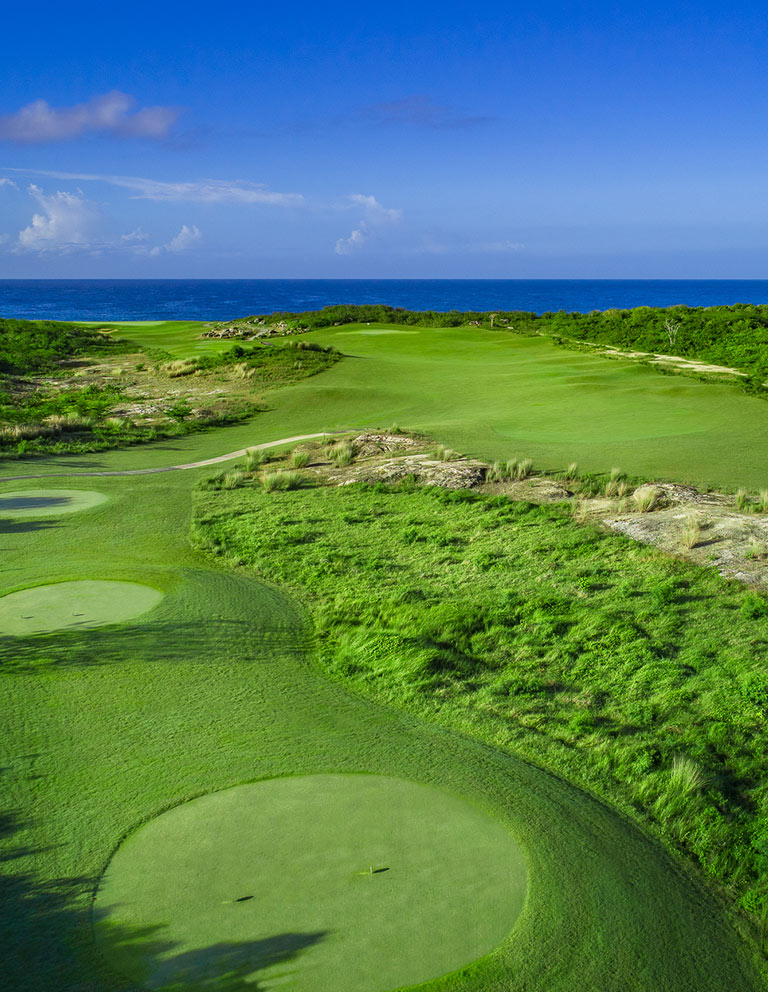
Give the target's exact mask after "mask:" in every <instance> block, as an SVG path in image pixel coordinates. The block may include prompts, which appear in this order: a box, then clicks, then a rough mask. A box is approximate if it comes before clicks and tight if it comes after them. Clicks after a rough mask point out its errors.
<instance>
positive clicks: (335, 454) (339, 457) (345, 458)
mask: <svg viewBox="0 0 768 992" xmlns="http://www.w3.org/2000/svg"><path fill="white" fill-rule="evenodd" d="M328 457H329V458H330V460H331V461H332V462H333V463H334V465H336V466H337V468H344V466H345V465H351V464H352V462H353V461H354V460H355V449H354V447H353V445H352V442H351V441H338V442H337V443H336V444H332V445H331V446H330V448H329V449H328Z"/></svg>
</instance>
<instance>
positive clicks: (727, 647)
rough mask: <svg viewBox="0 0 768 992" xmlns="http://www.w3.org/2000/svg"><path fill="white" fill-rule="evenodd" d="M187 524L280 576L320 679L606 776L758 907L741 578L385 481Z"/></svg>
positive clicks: (759, 682)
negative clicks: (307, 625)
mask: <svg viewBox="0 0 768 992" xmlns="http://www.w3.org/2000/svg"><path fill="white" fill-rule="evenodd" d="M194 536H195V540H196V541H197V543H198V544H199V545H200V546H202V547H205V548H207V549H209V550H211V551H213V552H215V553H217V554H223V555H226V556H227V557H228V559H230V560H234V561H237V562H240V563H244V564H246V565H248V566H249V567H252V568H254V569H255V570H256V571H257V572H258V574H260V575H262V576H264V577H266V578H268V579H269V580H272V581H276V582H280V583H283V584H285V585H286V586H288V587H290V588H293V589H295V590H296V591H297V592H298V593H299V594H300V595H302V596H303V598H304V599H305V601H306V602H307V603H308V604H309V606H310V609H311V612H312V616H313V619H314V622H315V625H316V631H317V638H318V645H319V650H320V653H321V657H322V660H323V664H324V665H325V666H326V667H327V669H328V670H329V671H330V672H332V673H333V674H334V675H335V676H336V677H337V678H339V679H342V680H344V681H346V682H350V683H352V684H354V685H356V686H357V687H358V688H359V689H361V690H362V691H364V692H366V693H370V694H371V695H372V696H374V697H375V698H378V699H383V700H386V701H387V702H391V703H394V704H396V705H398V706H405V707H407V708H409V709H411V710H412V711H413V712H416V713H421V714H425V715H428V716H429V717H430V718H433V719H438V720H439V721H440V722H442V723H444V724H446V725H447V726H450V727H452V728H454V729H458V730H461V731H463V732H465V733H467V734H470V735H471V736H473V737H476V738H479V739H481V740H483V741H486V742H488V743H492V744H494V745H497V746H501V747H503V748H505V749H511V750H515V751H523V752H524V753H527V754H528V755H530V756H531V757H532V758H534V759H535V760H537V761H541V762H542V763H544V764H546V765H548V766H550V767H553V768H556V769H557V770H558V771H560V772H561V773H563V774H564V775H565V776H566V777H567V778H569V779H570V780H572V781H578V782H581V783H582V784H584V785H587V786H588V787H590V788H591V789H594V790H595V791H597V792H598V793H600V794H602V795H603V796H604V797H605V798H606V799H609V800H615V799H616V798H617V797H621V801H622V802H623V804H624V805H625V807H627V808H631V809H633V810H634V811H635V815H639V816H640V817H641V818H642V819H644V820H645V821H646V822H649V823H651V824H652V825H653V828H654V829H655V831H656V832H657V833H658V834H659V835H660V836H662V837H664V838H665V839H666V841H667V842H668V843H670V844H671V845H673V846H675V847H677V848H682V849H685V850H686V851H687V852H688V854H689V855H691V856H693V857H694V858H695V859H696V860H697V861H698V862H699V863H700V864H701V866H702V867H703V869H704V870H705V871H706V872H707V873H708V874H710V875H711V876H712V877H714V878H716V879H718V880H719V881H720V882H722V883H724V884H725V885H727V886H728V887H729V888H730V890H731V892H732V893H733V895H734V897H735V898H736V899H738V900H740V901H741V902H742V905H743V906H745V907H746V908H748V909H749V910H751V911H754V912H757V913H758V915H760V914H762V913H763V912H764V910H765V908H766V902H765V898H766V885H765V883H766V878H765V871H766V868H768V864H766V854H767V853H768V850H767V848H768V845H767V844H766V841H767V840H768V808H767V806H766V803H767V802H768V790H767V789H766V786H765V783H764V781H763V780H762V770H763V764H764V755H765V751H766V747H768V735H766V730H765V716H766V713H768V677H766V674H765V670H764V666H763V664H762V663H761V661H760V658H761V655H762V654H763V652H764V649H765V646H766V644H768V602H766V601H765V600H764V599H762V598H761V597H759V596H757V595H756V594H754V593H751V592H749V591H745V590H744V589H743V588H740V587H736V586H734V585H730V584H728V583H726V582H725V581H724V580H722V579H720V578H719V576H717V575H715V574H711V573H709V572H705V571H702V570H699V569H696V568H693V567H688V566H684V565H683V564H681V563H679V562H676V561H674V560H671V559H669V558H668V557H664V556H662V555H661V554H660V553H657V552H655V551H653V550H651V549H648V548H646V547H642V546H638V545H637V544H634V543H632V542H630V541H628V540H625V539H623V538H620V537H616V536H608V535H604V534H601V533H599V532H598V531H597V530H595V529H591V528H589V527H585V526H582V525H578V524H575V523H574V522H573V521H572V520H571V518H570V516H569V514H568V513H567V512H566V511H564V510H561V509H560V508H558V507H554V508H551V507H547V508H545V507H534V506H532V505H530V504H521V503H512V502H510V501H509V500H507V499H506V498H504V497H502V498H492V497H481V496H475V495H473V494H471V493H466V492H459V493H450V492H444V491H442V490H439V489H436V488H427V489H423V488H415V487H413V486H409V485H407V484H406V485H405V486H400V487H395V488H385V487H382V486H374V487H366V486H344V487H341V488H335V487H312V488H306V489H303V490H302V491H300V492H295V493H280V492H265V491H264V490H263V488H261V487H259V486H258V485H257V484H253V485H251V486H248V485H246V487H245V488H241V489H237V490H235V491H232V492H218V493H216V494H213V493H205V494H201V495H200V496H199V499H198V509H197V514H196V518H195V523H194Z"/></svg>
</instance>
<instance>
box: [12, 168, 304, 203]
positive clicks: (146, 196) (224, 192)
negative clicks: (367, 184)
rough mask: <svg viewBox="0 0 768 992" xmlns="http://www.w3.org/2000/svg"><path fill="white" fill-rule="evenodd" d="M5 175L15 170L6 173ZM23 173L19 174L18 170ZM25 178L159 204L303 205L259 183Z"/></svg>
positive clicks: (295, 196)
mask: <svg viewBox="0 0 768 992" xmlns="http://www.w3.org/2000/svg"><path fill="white" fill-rule="evenodd" d="M7 171H9V172H14V171H17V170H14V169H9V170H7ZM18 171H23V170H18ZM26 174H27V175H37V176H48V177H50V178H52V179H70V180H77V181H79V182H101V183H108V184H109V185H110V186H118V187H120V188H121V189H128V190H132V191H133V194H134V195H133V196H132V197H131V199H134V200H160V201H175V202H182V201H183V202H187V203H263V204H267V205H271V206H277V207H295V206H299V205H301V204H302V203H303V202H304V197H303V196H302V195H301V193H277V192H274V191H273V190H270V189H267V187H266V186H265V185H264V184H263V183H250V182H245V181H244V180H240V179H234V180H229V179H200V180H196V181H193V182H165V181H163V180H160V179H145V178H143V177H141V176H114V175H108V174H100V173H91V172H47V171H43V170H39V169H38V170H30V171H28V172H27V173H26Z"/></svg>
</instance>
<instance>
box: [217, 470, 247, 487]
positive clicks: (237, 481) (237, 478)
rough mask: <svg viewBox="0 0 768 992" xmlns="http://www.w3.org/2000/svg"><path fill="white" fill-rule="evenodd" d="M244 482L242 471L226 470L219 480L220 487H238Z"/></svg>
mask: <svg viewBox="0 0 768 992" xmlns="http://www.w3.org/2000/svg"><path fill="white" fill-rule="evenodd" d="M244 482H245V475H244V474H243V473H242V472H227V473H226V474H225V475H224V477H223V478H222V480H221V488H222V489H239V488H240V486H242V484H243V483H244Z"/></svg>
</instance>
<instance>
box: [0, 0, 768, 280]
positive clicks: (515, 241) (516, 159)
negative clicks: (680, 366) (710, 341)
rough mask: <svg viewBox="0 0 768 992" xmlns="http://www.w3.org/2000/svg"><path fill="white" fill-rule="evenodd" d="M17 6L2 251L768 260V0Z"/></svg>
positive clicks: (189, 272) (145, 263) (210, 263)
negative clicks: (730, 3)
mask: <svg viewBox="0 0 768 992" xmlns="http://www.w3.org/2000/svg"><path fill="white" fill-rule="evenodd" d="M3 26H4V32H3V33H4V44H3V60H2V64H1V65H0V277H7V278H14V277H37V278H45V277H57V278H67V277H72V278H75V277H89V278H97V277H154V278H166V277H167V278H178V277H211V278H216V277H222V278H223V277H243V278H291V277H294V278H302V277H307V278H308V277H317V278H356V277H365V278H374V277H382V278H387V277H393V278H403V277H410V276H412V277H447V278H459V277H467V278H483V277H488V278H505V277H508V278H537V277H541V278H718V277H722V278H740V277H743V278H762V277H768V197H767V196H766V173H767V172H768V154H767V153H768V128H766V121H767V120H768V78H767V77H768V60H766V58H765V52H766V51H768V17H766V14H765V7H764V5H759V4H756V3H755V4H738V3H737V4H736V6H735V7H733V8H731V9H727V8H726V7H725V5H721V4H717V5H715V4H711V3H706V2H703V3H698V4H693V3H691V4H681V3H674V2H672V3H671V4H660V3H653V2H651V3H648V4H646V5H640V4H632V5H622V4H617V3H605V2H601V0H597V2H593V3H576V2H574V3H554V2H553V3H546V2H545V3H540V4H537V5H527V4H526V5H522V4H520V5H517V4H514V3H483V2H482V0H481V2H479V3H476V4H469V3H460V4H459V3H443V4H442V5H433V4H429V5H428V4H425V3H421V2H419V0H413V2H411V3H400V2H392V3H388V4H386V5H382V6H380V7H378V6H377V7H365V6H364V5H361V4H359V3H356V4H347V3H336V2H333V0H329V2H326V3H324V4H317V3H312V4H309V3H306V4H305V3H302V2H298V3H294V4H292V5H289V4H282V5H281V4H274V3H270V4H262V3H258V2H257V3H248V4H245V3H243V4H239V3H223V4H220V5H218V6H217V5H214V4H211V3H210V2H208V3H206V4H196V3H187V4H184V5H182V4H177V3H172V2H167V3H157V2H155V3H153V4H148V3H145V2H143V0H140V2H137V3H132V4H131V5H130V6H129V5H125V4H120V3H114V4H107V3H104V2H101V3H98V4H96V3H90V2H80V3H77V4H76V5H66V4H61V3H56V4H53V3H43V4H42V5H37V6H35V5H32V4H28V5H18V4H15V5H13V7H12V8H11V9H10V10H9V11H6V13H5V14H4V25H3Z"/></svg>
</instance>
